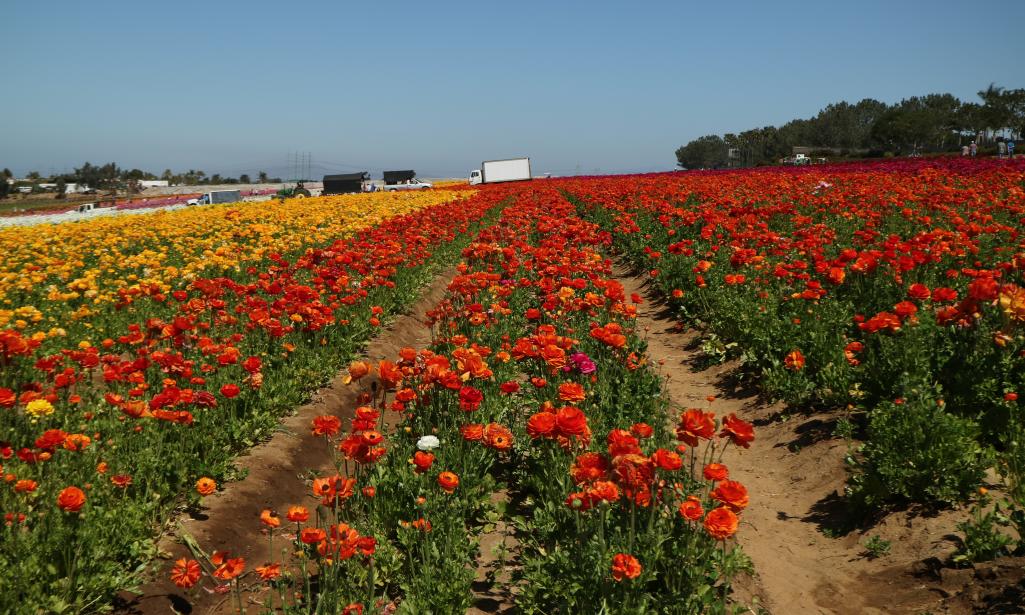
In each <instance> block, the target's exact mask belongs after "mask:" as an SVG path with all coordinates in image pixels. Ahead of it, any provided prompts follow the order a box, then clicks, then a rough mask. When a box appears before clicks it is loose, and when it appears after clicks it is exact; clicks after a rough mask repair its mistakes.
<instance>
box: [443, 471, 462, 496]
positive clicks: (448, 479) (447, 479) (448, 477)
mask: <svg viewBox="0 0 1025 615" xmlns="http://www.w3.org/2000/svg"><path fill="white" fill-rule="evenodd" d="M438 485H440V486H441V488H442V489H444V490H445V492H446V493H452V492H453V491H455V490H456V487H458V486H459V477H458V476H456V475H455V473H454V472H442V473H441V474H439V475H438Z"/></svg>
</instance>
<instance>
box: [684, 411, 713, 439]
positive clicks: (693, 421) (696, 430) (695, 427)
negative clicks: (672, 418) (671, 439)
mask: <svg viewBox="0 0 1025 615" xmlns="http://www.w3.org/2000/svg"><path fill="white" fill-rule="evenodd" d="M713 435H715V414H714V413H712V412H702V411H701V410H697V409H691V410H685V411H684V412H683V414H681V415H680V424H679V425H678V426H677V427H676V437H677V438H678V439H679V440H680V441H681V442H684V443H686V444H687V446H697V445H698V439H699V438H702V439H705V440H709V439H711V437H712V436H713Z"/></svg>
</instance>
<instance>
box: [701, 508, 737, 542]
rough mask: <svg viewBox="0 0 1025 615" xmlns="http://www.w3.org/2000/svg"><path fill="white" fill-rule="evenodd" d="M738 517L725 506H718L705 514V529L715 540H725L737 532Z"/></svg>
mask: <svg viewBox="0 0 1025 615" xmlns="http://www.w3.org/2000/svg"><path fill="white" fill-rule="evenodd" d="M739 523H740V519H738V518H737V515H736V514H735V513H734V512H733V511H732V510H730V509H729V508H727V507H726V506H720V507H719V508H716V509H715V510H713V511H712V512H710V513H708V515H706V516H705V531H706V532H708V535H709V536H711V537H712V538H715V539H716V540H726V539H727V538H729V537H730V536H733V535H734V534H736V533H737V526H738V525H739Z"/></svg>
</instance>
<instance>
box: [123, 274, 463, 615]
mask: <svg viewBox="0 0 1025 615" xmlns="http://www.w3.org/2000/svg"><path fill="white" fill-rule="evenodd" d="M454 274H455V269H454V268H450V269H448V270H446V271H443V272H441V273H440V274H438V276H437V277H435V279H434V281H433V282H432V283H431V285H430V286H429V287H427V288H426V289H425V290H424V291H423V293H422V294H421V296H420V298H419V299H418V300H417V302H416V303H415V304H414V305H413V306H412V307H411V308H410V311H409V313H408V314H405V315H402V316H399V317H398V318H396V319H395V320H394V321H393V322H391V323H390V324H389V325H387V326H386V327H385V328H383V329H382V330H381V332H380V333H379V334H378V335H377V336H376V337H375V338H374V339H373V340H371V341H370V343H369V344H368V346H367V348H366V350H365V352H364V353H363V358H364V359H366V360H370V361H379V360H381V359H389V360H393V359H395V357H397V356H398V354H399V350H400V349H402V348H403V347H405V346H411V347H413V348H423V347H426V346H427V345H428V344H429V343H430V341H431V328H430V326H429V325H428V324H427V316H426V313H427V311H428V310H430V309H431V308H433V307H434V306H435V305H436V304H437V303H438V302H439V301H440V300H441V298H442V297H443V295H444V293H445V289H446V288H447V286H448V283H449V281H451V279H452V276H453V275H454ZM346 375H347V372H344V371H343V372H342V373H340V374H338V375H337V376H336V377H335V378H334V380H332V382H331V383H330V384H329V385H328V386H327V387H325V388H323V389H321V390H319V391H318V392H317V393H316V394H314V396H313V398H312V400H311V401H310V402H309V403H307V404H306V405H304V406H302V407H301V408H299V409H298V410H297V412H296V413H295V414H294V415H293V416H290V417H288V418H286V419H284V420H282V422H281V428H280V429H279V432H278V433H277V434H276V435H275V436H274V437H272V438H271V439H270V440H269V441H267V442H265V443H263V444H260V445H258V446H256V447H254V448H253V449H252V450H251V451H250V452H249V454H247V455H245V456H244V457H241V458H240V459H239V460H238V462H237V466H239V467H240V468H241V469H242V471H243V472H245V478H243V479H242V480H240V481H237V482H232V483H228V484H226V485H224V486H223V488H222V489H221V490H220V491H219V492H218V493H216V494H215V495H212V496H209V497H207V498H204V499H203V508H202V510H201V511H192V512H190V513H187V514H183V515H182V516H180V517H179V519H178V524H177V525H178V526H179V529H178V530H177V531H175V532H172V533H169V534H168V535H166V536H165V537H164V538H163V540H161V543H160V549H161V551H164V552H166V553H167V554H169V555H168V557H167V560H168V563H167V565H166V566H164V567H162V569H160V570H159V572H158V574H157V576H156V577H155V578H154V579H153V580H152V581H151V582H149V583H147V584H146V585H145V586H144V587H143V588H142V594H141V595H140V596H134V595H130V594H126V595H123V596H122V601H123V604H122V605H121V606H120V609H119V611H120V612H121V613H123V614H129V613H130V614H133V615H150V614H153V615H155V614H158V613H159V614H167V613H173V612H178V613H204V614H205V613H230V612H233V609H232V608H231V605H230V600H228V595H220V594H210V593H207V592H205V591H203V590H199V591H197V590H196V589H195V588H194V589H193V590H192V592H191V593H185V592H184V591H182V590H180V589H179V588H177V587H175V585H174V584H173V583H171V582H170V580H169V579H168V576H167V571H168V569H169V567H170V565H171V562H173V561H174V560H175V559H177V558H180V557H191V555H190V553H189V551H188V549H187V547H186V546H185V545H184V544H182V543H181V542H180V540H179V536H180V535H181V534H182V533H188V534H189V535H191V536H192V537H193V538H195V539H196V541H197V542H198V544H199V545H200V546H201V547H202V549H203V550H204V551H205V552H207V553H212V552H213V551H227V552H229V553H231V555H232V557H238V556H242V557H245V559H246V567H247V568H248V569H251V568H252V567H254V566H260V565H262V564H264V563H266V562H275V561H281V553H280V552H278V549H279V548H280V547H281V546H282V545H284V544H286V542H288V539H287V538H285V539H284V540H283V539H282V538H280V537H279V538H276V545H277V546H276V549H275V552H274V553H272V552H271V551H270V547H269V544H268V537H267V534H266V533H265V531H264V529H263V526H262V524H261V523H260V519H259V517H260V513H261V511H263V510H264V509H266V508H269V509H271V510H275V511H278V512H279V514H280V515H281V516H282V517H284V512H285V511H286V510H287V509H288V507H289V506H290V505H295V504H304V505H307V506H308V507H311V508H312V506H313V505H314V504H315V502H314V501H313V500H312V499H311V495H310V488H309V484H308V481H307V480H305V478H306V477H307V476H308V475H309V474H310V472H311V471H312V472H314V473H317V474H318V475H321V474H323V473H327V472H330V473H333V472H334V466H333V465H332V455H331V451H330V450H329V449H328V448H327V447H326V446H325V444H324V442H323V440H322V439H321V438H319V437H314V436H313V435H311V434H310V423H311V421H312V420H313V418H314V417H316V416H321V415H325V414H332V415H335V416H339V417H341V418H342V421H343V425H347V424H348V420H349V419H350V418H351V417H352V413H353V410H354V409H355V408H356V405H357V404H356V397H357V395H358V394H359V392H360V389H359V388H357V387H356V386H350V385H346V383H345V376H346ZM397 420H398V415H396V414H394V413H386V414H385V424H386V426H387V427H392V426H394V425H395V424H396V422H397ZM285 525H287V522H285V523H283V524H282V529H281V530H279V531H283V530H284V527H285ZM246 599H247V600H249V601H253V602H255V601H260V600H261V597H260V595H259V594H258V593H249V594H247V595H246ZM254 606H255V605H254Z"/></svg>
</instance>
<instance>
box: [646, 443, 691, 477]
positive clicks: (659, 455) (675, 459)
mask: <svg viewBox="0 0 1025 615" xmlns="http://www.w3.org/2000/svg"><path fill="white" fill-rule="evenodd" d="M651 462H652V463H654V464H655V467H657V468H659V469H662V470H667V471H669V472H675V471H676V470H679V469H680V468H681V467H683V459H681V458H680V456H679V455H677V454H676V453H674V452H672V451H667V450H666V449H664V448H660V449H658V450H656V451H655V452H654V453H652V454H651Z"/></svg>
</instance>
